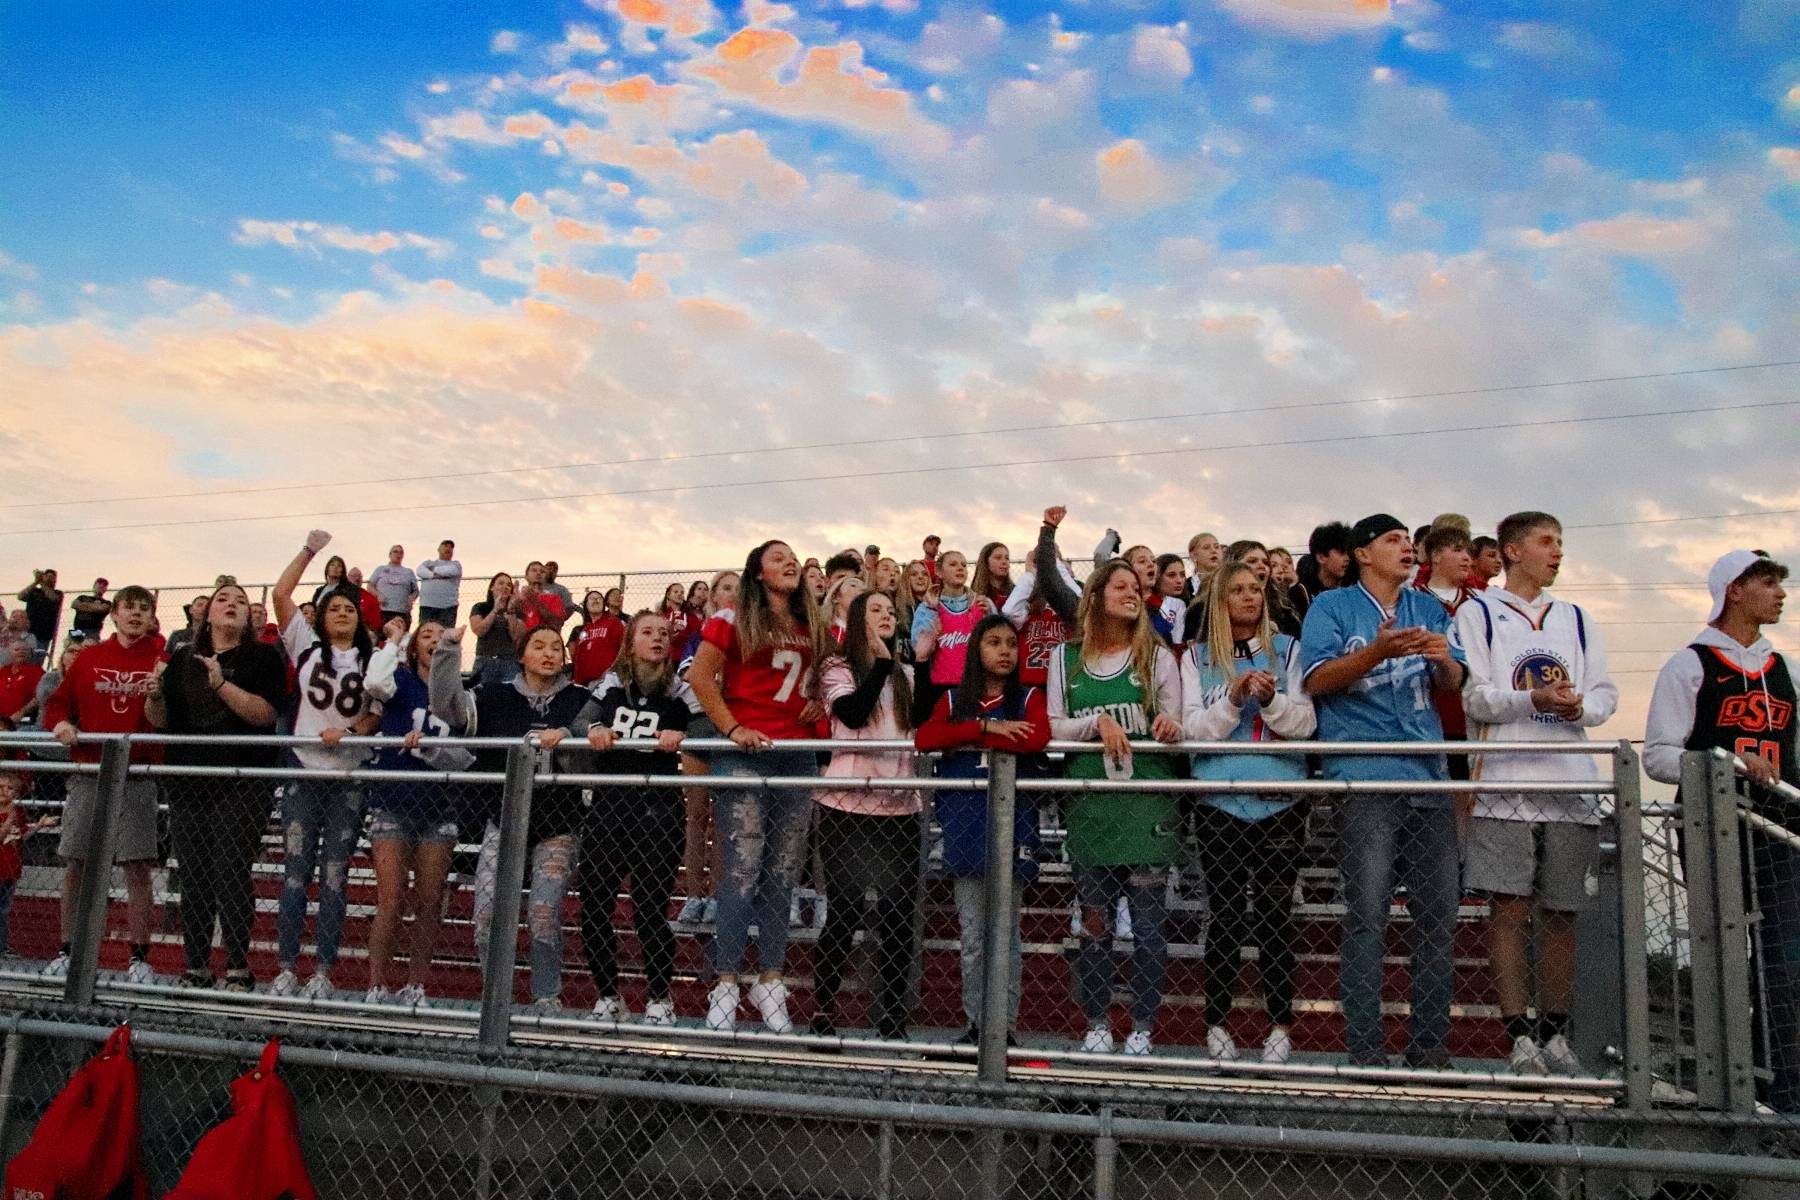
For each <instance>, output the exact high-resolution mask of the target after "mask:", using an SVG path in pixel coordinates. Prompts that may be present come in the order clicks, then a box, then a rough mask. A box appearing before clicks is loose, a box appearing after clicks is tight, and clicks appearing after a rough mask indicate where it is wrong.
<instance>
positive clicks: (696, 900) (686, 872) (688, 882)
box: [675, 571, 738, 925]
mask: <svg viewBox="0 0 1800 1200" xmlns="http://www.w3.org/2000/svg"><path fill="white" fill-rule="evenodd" d="M737 587H738V573H737V572H736V571H720V572H719V573H718V574H717V575H714V576H713V578H712V586H710V587H708V588H707V589H706V612H705V614H704V615H705V617H706V619H707V620H708V621H710V620H712V619H713V617H715V616H717V615H718V614H719V612H720V611H721V610H722V609H727V608H735V607H736V606H737ZM702 628H704V626H702ZM699 643H700V634H699V632H698V631H696V632H695V633H694V636H693V637H692V638H691V639H690V640H689V642H688V650H687V653H685V654H684V655H683V656H682V659H681V664H680V666H679V667H678V668H677V672H678V674H680V676H681V677H682V679H683V680H686V679H688V676H689V673H690V672H691V671H692V669H693V658H694V654H695V652H696V651H697V650H699V648H700V645H699ZM688 694H689V695H690V696H692V695H693V692H692V689H691V688H690V690H689V692H688ZM694 703H696V704H698V703H699V701H698V700H697V699H696V700H695V701H694ZM688 736H689V737H691V738H716V737H718V736H719V731H718V729H716V728H715V727H714V726H713V723H712V718H711V717H709V716H707V715H706V714H705V713H704V712H696V713H694V714H693V715H692V716H691V717H690V718H689V720H688ZM707 770H708V767H707V763H706V756H705V755H704V754H696V753H691V752H688V751H683V752H682V755H681V773H682V774H683V775H704V774H706V772H707ZM681 796H682V799H683V801H685V803H686V805H687V825H686V829H687V832H686V834H685V840H684V842H683V848H682V851H681V882H682V893H683V896H684V899H683V900H682V903H681V912H680V913H679V914H678V915H677V916H676V918H675V919H676V920H677V921H685V922H687V923H689V924H692V925H699V924H707V925H710V924H712V922H713V921H715V920H717V919H718V915H719V902H718V901H717V900H715V899H713V898H712V896H713V885H714V883H715V882H716V881H717V880H718V878H719V873H720V872H721V871H723V870H724V869H725V848H724V846H723V845H722V844H721V843H720V842H719V839H718V836H717V830H716V829H715V827H714V825H713V808H712V793H711V792H710V791H708V790H707V789H706V788H682V789H681Z"/></svg>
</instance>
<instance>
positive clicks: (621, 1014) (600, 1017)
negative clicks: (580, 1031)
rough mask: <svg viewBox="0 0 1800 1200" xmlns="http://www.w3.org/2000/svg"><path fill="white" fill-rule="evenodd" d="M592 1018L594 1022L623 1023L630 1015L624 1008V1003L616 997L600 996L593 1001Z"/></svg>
mask: <svg viewBox="0 0 1800 1200" xmlns="http://www.w3.org/2000/svg"><path fill="white" fill-rule="evenodd" d="M590 1015H592V1017H593V1018H594V1020H596V1021H613V1022H618V1021H623V1020H624V1019H625V1018H626V1017H628V1016H630V1015H631V1014H630V1013H629V1012H628V1011H627V1010H626V1008H625V1002H624V1001H623V1000H621V999H619V998H618V997H617V996H602V997H600V998H599V999H598V1000H596V1001H594V1011H593V1013H592V1014H590Z"/></svg>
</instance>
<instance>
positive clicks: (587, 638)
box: [569, 590, 625, 687]
mask: <svg viewBox="0 0 1800 1200" xmlns="http://www.w3.org/2000/svg"><path fill="white" fill-rule="evenodd" d="M624 645H625V622H623V621H621V620H620V619H619V618H618V617H616V616H614V615H613V614H612V613H611V612H609V611H608V610H607V607H606V595H605V593H603V592H600V591H597V590H596V591H590V592H588V594H587V595H586V596H583V597H582V599H581V624H580V625H577V626H576V627H575V629H574V630H573V631H572V632H571V633H570V634H569V662H570V664H571V665H572V666H573V667H574V671H575V682H576V683H578V684H580V685H581V686H582V687H592V686H593V685H594V684H596V683H599V682H600V681H601V680H602V679H604V678H606V673H607V672H608V671H610V670H612V665H613V661H614V660H615V659H617V658H618V657H619V651H620V649H621V648H622V647H623V646H624Z"/></svg>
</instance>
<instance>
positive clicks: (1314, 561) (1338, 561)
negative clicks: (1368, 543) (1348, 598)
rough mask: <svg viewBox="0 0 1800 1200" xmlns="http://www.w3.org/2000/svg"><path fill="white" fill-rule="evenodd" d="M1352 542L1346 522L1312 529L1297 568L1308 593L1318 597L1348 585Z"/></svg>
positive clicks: (1332, 523)
mask: <svg viewBox="0 0 1800 1200" xmlns="http://www.w3.org/2000/svg"><path fill="white" fill-rule="evenodd" d="M1350 542H1351V533H1350V527H1349V526H1348V525H1346V524H1344V523H1343V522H1342V521H1331V522H1328V523H1327V524H1324V525H1321V526H1319V527H1318V528H1317V529H1314V530H1313V531H1312V536H1311V537H1310V538H1308V539H1306V557H1304V558H1302V559H1301V560H1300V565H1299V567H1298V568H1297V570H1298V571H1299V574H1300V586H1301V587H1303V588H1305V589H1306V594H1307V595H1308V596H1310V597H1312V598H1313V599H1315V600H1316V599H1318V597H1319V593H1321V592H1329V591H1331V590H1332V589H1333V588H1339V587H1343V586H1344V580H1345V579H1346V578H1347V577H1348V576H1349V574H1350V549H1351V547H1350ZM1409 545H1410V543H1409Z"/></svg>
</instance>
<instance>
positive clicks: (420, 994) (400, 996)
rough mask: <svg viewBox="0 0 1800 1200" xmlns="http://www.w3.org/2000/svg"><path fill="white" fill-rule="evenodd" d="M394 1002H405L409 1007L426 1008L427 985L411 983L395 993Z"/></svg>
mask: <svg viewBox="0 0 1800 1200" xmlns="http://www.w3.org/2000/svg"><path fill="white" fill-rule="evenodd" d="M394 1003H395V1004H404V1005H406V1006H407V1007H408V1008H424V1007H425V1004H426V996H425V985H424V984H422V983H409V984H407V985H406V986H405V987H403V988H401V989H400V990H399V991H397V992H395V993H394Z"/></svg>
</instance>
